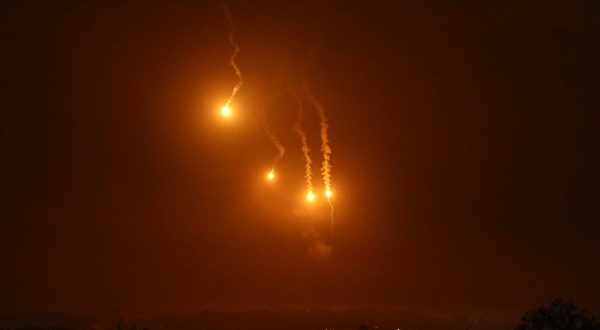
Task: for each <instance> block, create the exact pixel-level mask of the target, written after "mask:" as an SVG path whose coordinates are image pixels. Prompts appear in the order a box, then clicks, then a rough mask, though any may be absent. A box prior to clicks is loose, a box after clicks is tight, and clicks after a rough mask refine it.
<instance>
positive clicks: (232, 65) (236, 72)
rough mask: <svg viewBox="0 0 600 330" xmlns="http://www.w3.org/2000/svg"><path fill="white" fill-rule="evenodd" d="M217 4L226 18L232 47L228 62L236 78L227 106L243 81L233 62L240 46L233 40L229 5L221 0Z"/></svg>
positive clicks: (232, 21) (233, 34)
mask: <svg viewBox="0 0 600 330" xmlns="http://www.w3.org/2000/svg"><path fill="white" fill-rule="evenodd" d="M219 4H220V5H221V8H222V9H223V14H225V18H227V23H228V24H229V35H228V38H229V44H231V46H232V47H233V52H232V53H231V57H230V58H229V64H230V65H231V67H232V68H233V71H235V75H236V76H237V78H238V82H237V84H236V85H235V86H233V90H232V91H231V96H229V98H228V99H227V104H226V106H229V105H231V102H233V98H234V97H235V95H236V94H237V92H238V91H239V90H240V88H241V87H242V84H243V83H244V79H243V78H242V72H241V71H240V68H239V67H238V65H237V63H236V62H235V60H236V58H237V56H238V55H239V53H240V46H239V45H238V43H237V42H236V41H235V35H236V34H237V28H236V25H235V21H234V20H233V16H232V15H231V12H230V11H229V7H228V6H227V4H225V3H224V2H223V1H219Z"/></svg>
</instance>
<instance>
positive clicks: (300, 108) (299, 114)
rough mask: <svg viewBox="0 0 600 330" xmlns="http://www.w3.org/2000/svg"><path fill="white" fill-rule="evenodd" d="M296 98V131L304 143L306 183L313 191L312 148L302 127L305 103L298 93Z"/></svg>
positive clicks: (302, 143) (309, 189)
mask: <svg viewBox="0 0 600 330" xmlns="http://www.w3.org/2000/svg"><path fill="white" fill-rule="evenodd" d="M294 97H295V98H296V103H297V104H298V105H297V111H296V122H294V131H295V132H296V134H298V137H299V138H300V143H301V145H302V155H303V157H304V179H306V185H307V188H308V191H309V192H310V191H313V185H312V160H311V159H310V149H309V148H308V140H307V138H306V133H305V132H304V130H303V129H302V122H303V121H304V104H303V102H302V99H301V98H300V97H298V95H296V94H294Z"/></svg>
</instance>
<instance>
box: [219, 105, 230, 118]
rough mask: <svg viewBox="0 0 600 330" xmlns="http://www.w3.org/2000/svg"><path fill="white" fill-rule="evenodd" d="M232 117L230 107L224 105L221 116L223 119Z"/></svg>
mask: <svg viewBox="0 0 600 330" xmlns="http://www.w3.org/2000/svg"><path fill="white" fill-rule="evenodd" d="M231 115H232V111H231V107H230V106H229V103H228V104H225V105H224V106H223V107H222V108H221V116H223V117H231Z"/></svg>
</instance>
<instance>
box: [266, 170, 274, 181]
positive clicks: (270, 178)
mask: <svg viewBox="0 0 600 330" xmlns="http://www.w3.org/2000/svg"><path fill="white" fill-rule="evenodd" d="M267 180H269V181H273V180H275V170H271V171H270V172H269V173H267Z"/></svg>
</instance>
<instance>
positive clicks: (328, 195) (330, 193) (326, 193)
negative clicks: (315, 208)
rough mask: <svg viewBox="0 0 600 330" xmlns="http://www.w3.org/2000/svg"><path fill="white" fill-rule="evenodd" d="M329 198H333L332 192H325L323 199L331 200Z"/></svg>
mask: <svg viewBox="0 0 600 330" xmlns="http://www.w3.org/2000/svg"><path fill="white" fill-rule="evenodd" d="M331 196H333V192H331V190H330V189H327V190H325V197H327V198H331Z"/></svg>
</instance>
